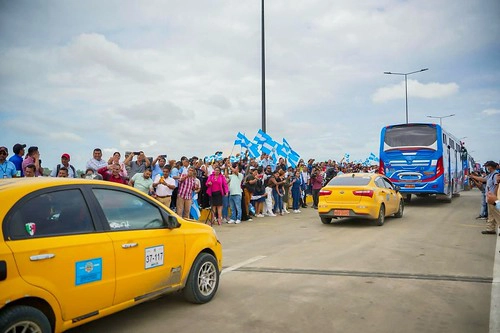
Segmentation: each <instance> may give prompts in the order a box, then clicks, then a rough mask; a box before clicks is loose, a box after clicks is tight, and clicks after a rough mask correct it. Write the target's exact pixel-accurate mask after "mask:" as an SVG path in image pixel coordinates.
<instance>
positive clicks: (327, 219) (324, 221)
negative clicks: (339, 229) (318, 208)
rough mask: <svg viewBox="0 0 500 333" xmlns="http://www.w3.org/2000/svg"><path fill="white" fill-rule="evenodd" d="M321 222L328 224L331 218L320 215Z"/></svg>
mask: <svg viewBox="0 0 500 333" xmlns="http://www.w3.org/2000/svg"><path fill="white" fill-rule="evenodd" d="M321 222H323V224H330V223H331V222H332V218H331V217H321Z"/></svg>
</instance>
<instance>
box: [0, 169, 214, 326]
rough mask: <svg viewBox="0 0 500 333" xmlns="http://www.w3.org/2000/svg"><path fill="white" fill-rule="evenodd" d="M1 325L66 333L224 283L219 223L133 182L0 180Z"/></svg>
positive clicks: (193, 298)
mask: <svg viewBox="0 0 500 333" xmlns="http://www.w3.org/2000/svg"><path fill="white" fill-rule="evenodd" d="M0 202H1V203H2V204H1V205H0V221H1V223H2V226H1V229H0V233H1V235H2V237H1V238H0V333H4V332H40V333H49V332H62V331H65V330H67V329H70V328H73V327H75V326H78V325H81V324H83V323H87V322H89V321H92V320H95V319H98V318H101V317H103V316H106V315H109V314H112V313H114V312H117V311H120V310H123V309H125V308H128V307H131V306H133V305H136V304H139V303H141V302H144V301H146V300H150V299H153V298H156V297H158V296H159V295H162V294H165V293H170V292H174V291H178V290H179V291H180V290H182V292H183V294H184V296H185V298H186V299H187V300H188V301H190V302H193V303H206V302H208V301H210V300H211V299H212V298H213V297H214V295H215V293H216V291H217V288H218V285H219V277H220V271H221V269H222V246H221V244H220V242H219V240H218V239H217V235H216V234H215V231H214V230H213V229H212V228H211V227H209V226H207V225H204V224H200V223H196V222H193V221H187V220H183V219H181V218H180V217H179V216H177V215H175V214H174V213H172V212H171V211H170V210H169V209H168V208H167V207H165V206H163V205H162V204H161V203H159V202H157V201H156V200H154V199H153V198H151V197H148V196H146V195H144V194H143V193H141V192H139V191H137V190H135V189H134V188H132V187H130V186H125V185H120V184H115V183H111V182H105V181H98V180H85V179H68V178H42V177H38V178H18V179H2V180H0Z"/></svg>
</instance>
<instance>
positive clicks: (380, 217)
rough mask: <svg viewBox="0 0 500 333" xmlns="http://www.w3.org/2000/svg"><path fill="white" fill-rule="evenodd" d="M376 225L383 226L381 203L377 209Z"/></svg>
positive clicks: (383, 210) (382, 207)
mask: <svg viewBox="0 0 500 333" xmlns="http://www.w3.org/2000/svg"><path fill="white" fill-rule="evenodd" d="M376 221H377V225H378V226H383V225H384V222H385V206H384V205H383V204H382V205H380V209H379V210H378V217H377V220H376Z"/></svg>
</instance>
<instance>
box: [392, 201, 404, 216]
mask: <svg viewBox="0 0 500 333" xmlns="http://www.w3.org/2000/svg"><path fill="white" fill-rule="evenodd" d="M404 209H405V205H404V204H403V200H401V201H399V209H398V212H397V213H396V214H394V216H395V217H403V210H404Z"/></svg>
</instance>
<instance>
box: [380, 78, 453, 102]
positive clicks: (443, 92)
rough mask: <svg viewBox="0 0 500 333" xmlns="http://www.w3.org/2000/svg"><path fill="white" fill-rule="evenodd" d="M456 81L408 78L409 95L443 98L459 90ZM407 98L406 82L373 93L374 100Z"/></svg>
mask: <svg viewBox="0 0 500 333" xmlns="http://www.w3.org/2000/svg"><path fill="white" fill-rule="evenodd" d="M458 89H459V86H458V84H456V83H454V82H453V83H436V82H432V83H427V84H424V83H420V82H418V81H417V80H408V96H413V97H420V98H425V99H433V98H441V97H446V96H450V95H454V94H456V93H457V92H458ZM401 98H405V82H404V81H402V82H401V83H400V84H396V85H392V86H388V87H384V88H379V89H377V91H376V92H375V93H374V94H373V95H372V101H373V102H375V103H382V102H386V101H390V100H393V99H401Z"/></svg>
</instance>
